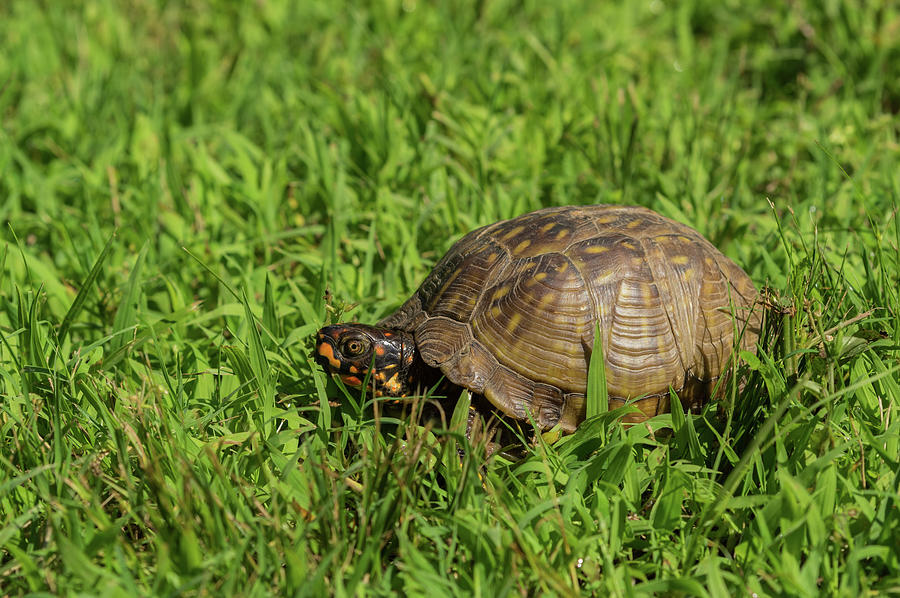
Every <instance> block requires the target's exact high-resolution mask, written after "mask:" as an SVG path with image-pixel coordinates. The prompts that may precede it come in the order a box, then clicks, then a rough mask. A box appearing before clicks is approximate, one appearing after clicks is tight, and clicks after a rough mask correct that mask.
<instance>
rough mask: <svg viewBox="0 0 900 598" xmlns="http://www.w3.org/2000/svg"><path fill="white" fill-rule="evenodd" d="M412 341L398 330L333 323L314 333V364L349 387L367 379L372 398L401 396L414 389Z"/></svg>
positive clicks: (409, 336)
mask: <svg viewBox="0 0 900 598" xmlns="http://www.w3.org/2000/svg"><path fill="white" fill-rule="evenodd" d="M416 354H417V350H416V341H415V338H413V335H412V334H411V333H409V332H404V331H402V330H392V329H389V328H377V327H375V326H366V325H365V324H335V325H333V326H326V327H325V328H322V329H321V330H319V332H318V333H316V353H315V358H316V362H317V363H318V364H319V365H321V366H322V367H323V368H324V369H325V371H326V372H328V373H329V374H335V375H337V376H339V377H340V378H341V380H343V381H344V384H346V385H347V386H350V387H352V388H361V387H362V385H363V383H364V382H365V380H366V377H367V376H368V377H369V387H370V388H373V389H374V391H375V396H376V397H382V396H384V397H405V396H407V395H409V394H410V393H411V392H412V391H413V390H414V389H415V387H416V383H417V382H418V380H416V376H415V375H414V372H413V364H414V363H415V362H416Z"/></svg>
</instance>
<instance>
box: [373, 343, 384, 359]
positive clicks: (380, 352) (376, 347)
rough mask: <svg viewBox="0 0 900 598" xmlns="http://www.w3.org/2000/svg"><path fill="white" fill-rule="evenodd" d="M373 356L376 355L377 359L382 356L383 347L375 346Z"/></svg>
mask: <svg viewBox="0 0 900 598" xmlns="http://www.w3.org/2000/svg"><path fill="white" fill-rule="evenodd" d="M375 355H377V356H378V357H381V356H382V355H384V347H382V346H381V345H375Z"/></svg>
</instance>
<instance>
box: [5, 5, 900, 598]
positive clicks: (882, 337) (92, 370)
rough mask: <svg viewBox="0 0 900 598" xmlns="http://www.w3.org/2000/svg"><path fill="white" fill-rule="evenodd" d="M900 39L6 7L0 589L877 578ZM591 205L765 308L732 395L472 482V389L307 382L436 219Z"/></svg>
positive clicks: (607, 424)
mask: <svg viewBox="0 0 900 598" xmlns="http://www.w3.org/2000/svg"><path fill="white" fill-rule="evenodd" d="M898 23H900V12H898V10H897V8H896V7H895V6H894V5H892V4H890V3H871V4H869V5H866V6H864V7H859V6H857V5H856V4H854V3H850V2H846V1H841V0H838V1H836V2H831V3H826V4H819V3H813V2H808V3H807V2H799V3H792V4H785V5H771V4H770V3H764V2H753V1H751V2H742V3H735V2H727V3H724V4H723V3H712V2H701V1H699V0H697V1H689V2H682V3H677V4H671V5H670V4H668V3H662V2H650V3H626V4H624V5H622V6H618V5H612V4H610V5H598V4H597V3H591V2H568V3H563V4H562V5H556V4H554V3H527V2H526V3H516V2H508V1H505V0H498V1H495V2H476V3H471V4H470V3H465V2H451V3H435V4H433V5H432V4H427V3H423V2H416V1H414V0H412V1H407V0H404V1H403V2H392V1H385V2H377V3H364V4H357V3H303V2H296V3H294V2H265V3H230V2H221V1H216V0H207V1H205V2H199V3H192V4H191V5H190V6H187V5H182V4H178V3H166V2H156V1H152V0H147V1H143V2H136V3H131V4H128V5H125V4H122V3H113V2H104V1H101V0H96V1H90V2H83V3H75V4H71V3H44V4H43V5H41V4H36V3H28V2H13V3H8V4H6V5H3V6H2V7H0V40H2V41H0V49H2V52H0V122H2V127H0V218H2V220H3V222H4V229H3V233H2V235H3V239H2V244H0V590H2V592H0V593H3V594H9V595H21V594H26V593H32V592H52V593H57V594H76V593H84V592H103V593H105V594H109V595H129V596H131V595H144V594H185V595H212V594H216V595H227V594H246V595H266V594H269V593H271V592H273V591H278V592H283V593H291V594H311V595H322V594H326V593H327V594H335V595H345V594H389V593H396V592H404V593H407V594H422V593H426V592H427V593H430V594H438V593H440V594H448V595H452V594H472V595H490V596H505V595H513V594H516V595H519V594H526V595H527V594H535V593H549V594H558V595H568V594H571V593H583V594H585V595H591V594H594V595H602V594H611V595H626V594H627V595H634V594H665V593H668V594H687V595H700V596H702V595H709V596H725V595H741V594H748V593H752V594H756V595H819V594H828V595H881V594H889V593H896V592H898V591H900V577H898V573H897V572H898V571H900V548H898V546H900V545H898V542H897V537H898V534H900V515H898V512H900V511H898V508H897V501H898V492H900V463H898V461H900V446H898V443H900V407H898V406H900V375H898V372H900V361H898V346H900V326H898V324H900V320H898V314H900V296H898V288H900V285H898V278H900V277H898V271H900V249H898V247H900V224H898V220H897V207H898V197H900V180H898V178H897V175H896V173H897V172H898V171H900V151H898V134H900V130H898V125H897V118H896V116H897V112H898V107H900V82H898V79H897V78H896V77H894V76H893V74H892V70H891V67H892V65H893V64H896V62H897V60H898V59H900V43H898V42H897V41H895V40H898V39H900V37H898V36H897V35H896V31H897V28H898ZM595 202H598V203H599V202H621V203H635V204H640V205H645V206H648V207H651V208H653V209H655V210H657V211H659V212H660V213H662V214H664V215H666V216H669V217H672V218H675V219H677V220H680V221H682V222H685V223H687V224H690V225H692V226H694V227H696V228H697V229H698V230H700V231H701V232H702V233H703V234H705V235H706V236H707V237H708V238H709V239H710V240H711V241H712V242H713V243H714V244H716V245H717V246H718V247H720V248H721V249H722V250H723V251H724V252H725V253H727V254H728V255H729V256H731V257H732V258H734V259H735V261H737V262H738V263H739V264H741V265H743V266H744V267H745V269H746V270H747V271H748V273H749V274H750V275H751V277H752V278H753V279H754V280H755V281H756V282H757V283H759V284H760V285H762V284H768V285H769V286H770V287H771V288H772V289H774V291H775V293H774V294H773V298H772V303H773V306H774V307H773V313H777V314H779V316H778V317H773V318H770V320H769V326H768V328H767V330H766V334H765V336H764V338H763V340H762V343H761V348H760V351H759V352H758V353H757V354H756V355H751V354H745V355H743V356H742V360H741V365H740V368H741V371H740V373H741V374H742V377H743V379H744V380H745V384H744V386H743V387H742V388H738V386H737V385H736V384H732V385H730V386H729V387H728V388H726V398H725V399H724V400H723V401H722V402H721V403H719V404H717V405H711V406H709V407H707V408H706V410H705V411H703V412H702V413H701V414H699V415H692V414H685V413H681V412H679V411H676V412H674V413H672V414H670V415H665V416H659V417H657V418H655V419H654V420H652V421H650V422H649V423H648V425H646V426H643V425H642V426H634V427H630V428H627V429H626V428H623V427H622V426H620V425H617V424H616V421H617V418H618V417H619V416H620V415H621V412H619V411H611V412H606V413H598V414H597V415H596V416H595V417H594V418H592V419H590V420H589V421H588V422H586V423H585V425H583V426H582V427H581V428H580V429H579V430H578V431H577V432H576V433H575V434H573V435H571V436H567V437H565V438H562V439H560V440H558V441H557V442H554V443H552V444H548V443H546V442H543V441H542V439H540V438H538V439H537V440H536V442H535V443H533V444H529V443H526V444H525V446H524V449H523V450H524V451H525V453H526V454H525V456H524V457H523V458H521V459H518V460H512V459H507V458H504V457H502V456H498V457H495V458H493V459H491V460H490V461H488V462H487V464H486V465H485V464H484V463H485V462H484V452H483V451H484V447H483V446H480V445H478V444H477V443H476V445H475V446H470V445H469V444H468V443H467V441H466V440H465V439H464V437H463V435H462V430H463V429H464V426H465V414H466V408H467V405H466V403H465V400H463V401H460V402H459V403H456V404H446V403H445V404H442V407H443V409H444V412H445V414H446V416H445V422H436V423H427V422H425V421H423V420H419V419H417V418H416V417H415V416H414V415H413V416H406V417H397V416H395V415H393V414H388V413H383V412H382V409H381V406H380V405H372V403H371V401H367V400H365V399H363V398H360V397H359V396H356V395H354V394H353V393H345V392H343V391H342V390H341V389H340V388H338V387H336V386H334V383H332V382H330V381H328V380H326V379H325V377H324V376H323V375H322V374H321V373H320V372H319V371H318V370H317V368H316V367H314V364H313V362H312V360H311V359H310V349H311V340H310V338H311V335H312V333H313V332H314V331H315V330H316V329H317V328H318V327H319V326H321V325H322V324H323V323H325V322H326V321H328V320H329V319H330V320H336V319H338V318H340V317H344V318H347V319H356V320H360V321H367V322H373V321H375V320H377V319H378V318H379V317H380V316H383V315H386V314H387V313H389V312H390V311H391V310H392V309H394V308H396V306H398V305H399V304H400V302H401V301H402V300H403V299H405V298H406V297H407V296H408V295H409V293H410V292H411V291H412V290H413V289H414V288H415V287H416V286H417V285H418V283H419V282H420V281H421V279H422V278H423V277H424V275H425V274H426V273H427V272H428V270H429V268H430V267H431V266H432V265H433V264H434V262H435V261H436V260H437V259H438V258H439V257H440V256H441V255H442V254H443V252H444V251H446V249H447V248H449V246H450V244H451V243H452V242H453V241H454V240H456V239H457V238H459V236H461V235H462V234H463V233H464V232H466V231H468V230H470V229H472V228H474V227H476V226H478V225H481V224H486V223H489V222H491V221H493V220H496V219H498V218H505V217H511V216H514V215H517V214H520V213H522V212H525V211H528V210H530V209H535V208H539V207H542V206H546V205H562V204H570V203H595ZM735 380H737V377H736V378H735ZM459 447H463V448H464V449H465V455H466V456H465V457H464V458H463V459H460V458H459V451H458V450H457V449H458V448H459ZM223 593H225V594H223Z"/></svg>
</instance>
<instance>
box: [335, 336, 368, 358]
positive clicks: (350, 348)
mask: <svg viewBox="0 0 900 598" xmlns="http://www.w3.org/2000/svg"><path fill="white" fill-rule="evenodd" d="M368 348H369V343H368V341H366V340H365V339H361V338H351V339H347V340H346V341H344V342H343V343H342V344H341V353H343V354H344V355H346V356H347V357H357V356H358V355H362V354H363V353H365V352H366V351H367V350H368Z"/></svg>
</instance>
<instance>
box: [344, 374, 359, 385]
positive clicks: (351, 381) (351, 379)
mask: <svg viewBox="0 0 900 598" xmlns="http://www.w3.org/2000/svg"><path fill="white" fill-rule="evenodd" d="M341 380H343V381H344V384H346V385H347V386H362V380H360V379H359V378H357V377H356V376H346V375H345V376H341Z"/></svg>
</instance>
